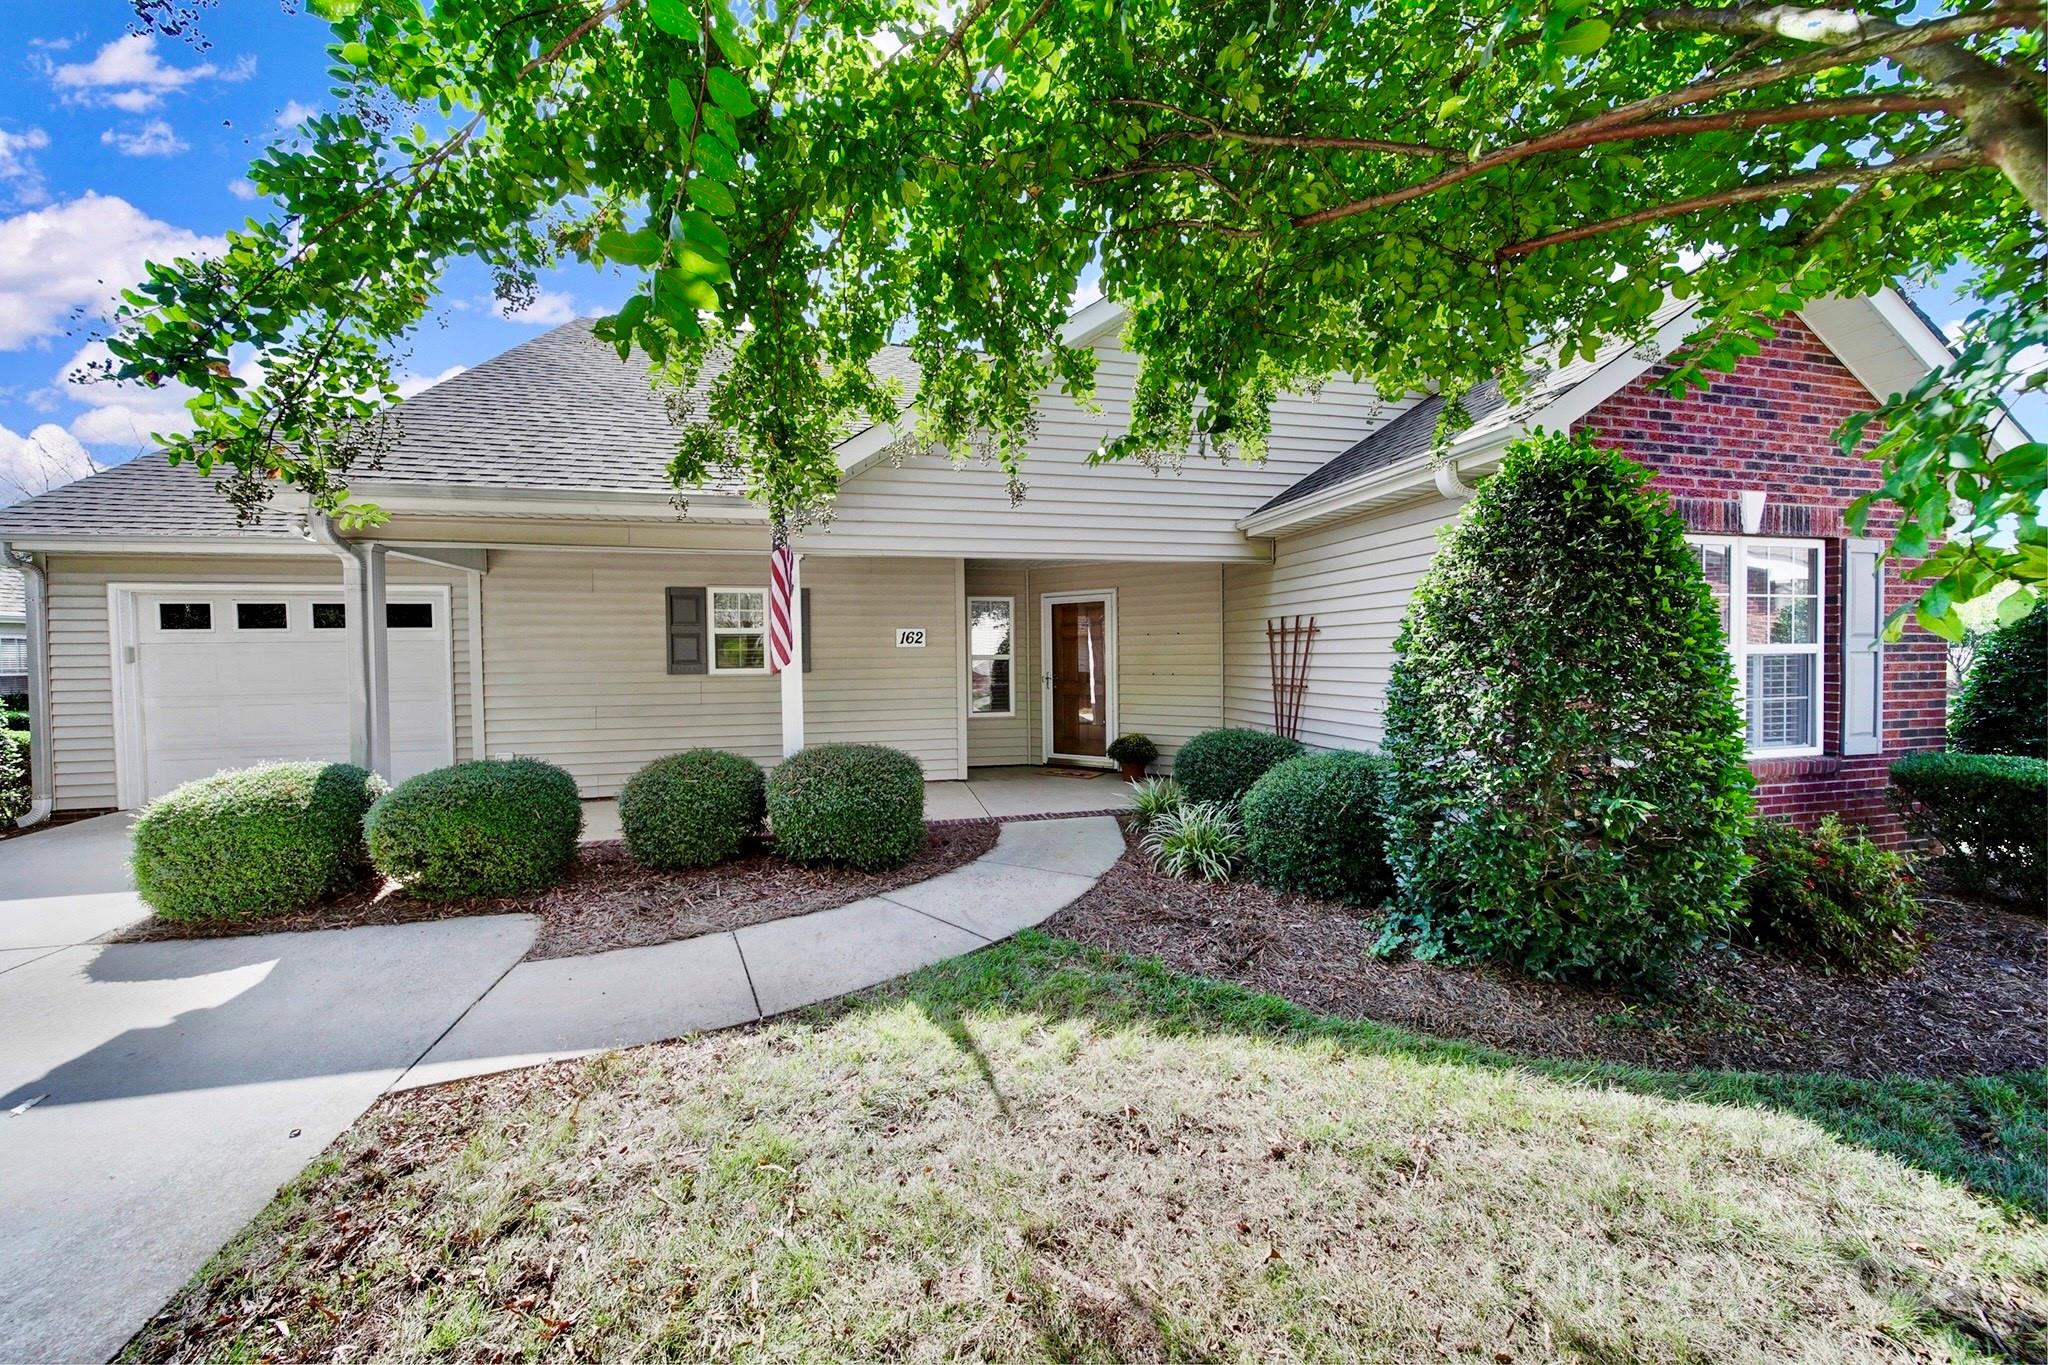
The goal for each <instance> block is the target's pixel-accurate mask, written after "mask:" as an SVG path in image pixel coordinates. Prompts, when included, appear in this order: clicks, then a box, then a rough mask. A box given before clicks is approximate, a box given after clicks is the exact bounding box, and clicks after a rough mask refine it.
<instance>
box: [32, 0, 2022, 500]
mask: <svg viewBox="0 0 2048 1365" xmlns="http://www.w3.org/2000/svg"><path fill="white" fill-rule="evenodd" d="M132 20H133V11H132V10H131V9H130V7H129V5H128V4H126V3H124V0H84V2H83V3H76V4H69V5H58V4H55V3H51V2H50V0H27V2H26V3H22V2H21V0H17V2H16V3H14V4H11V5H6V6H0V53H8V54H14V55H13V58H12V61H13V64H12V66H10V67H7V68H5V69H4V70H0V504H4V503H6V502H9V501H12V500H13V499H14V498H15V497H17V496H19V495H20V494H21V493H22V492H37V491H41V487H42V486H45V485H48V484H50V483H52V482H58V481H62V479H63V478H65V477H67V476H75V475H76V474H77V473H80V472H83V470H84V468H85V463H84V462H85V460H86V459H87V458H88V457H89V458H91V459H92V460H94V461H96V462H98V463H100V464H113V463H118V462H119V461H122V460H125V459H129V458H132V457H133V456H134V455H135V454H137V453H138V452H139V451H141V450H142V449H144V448H145V446H146V445H147V443H148V437H149V434H150V433H151V432H152V431H160V430H165V429H168V428H169V427H171V426H173V425H175V424H177V423H178V422H179V420H180V417H181V413H182V408H181V406H180V404H181V396H180V395H178V394H176V393H149V392H143V391H139V390H134V389H129V388H117V387H115V386H112V385H104V384H102V385H91V386H80V385H76V384H72V383H69V382H67V380H66V376H67V375H68V374H69V373H71V372H72V371H73V370H75V369H76V368H77V367H78V366H79V364H80V363H81V361H84V360H89V359H91V358H92V355H93V351H92V340H93V336H94V331H95V326H96V324H98V323H99V322H100V320H101V318H102V316H103V314H104V310H105V308H106V306H107V303H108V301H109V299H110V298H111V297H112V295H113V293H114V292H115V291H116V290H118V289H120V288H121V287H123V286H125V285H127V284H129V283H131V282H132V281H133V280H134V279H135V278H137V277H138V276H139V275H140V273H141V263H142V261H144V260H146V259H149V258H150V257H153V256H155V257H162V256H169V255H172V254H175V253H179V252H187V251H191V250H195V249H204V247H205V245H206V244H207V242H208V240H209V239H218V237H219V234H220V233H222V232H223V231H224V230H225V229H227V228H229V227H231V226H234V225H237V224H239V223H240V222H241V221H242V220H243V219H244V218H245V217H247V216H249V215H250V214H252V213H261V212H262V210H263V206H262V205H261V204H259V203H254V202H251V201H250V199H249V198H248V196H249V195H250V194H251V190H250V187H249V186H248V184H247V182H246V181H244V180H242V178H241V177H242V173H243V171H244V170H245V169H246V168H247V165H248V163H249V161H250V160H251V159H252V158H253V157H254V156H255V155H256V153H257V152H258V151H259V150H260V149H261V148H262V146H263V145H264V144H265V143H266V142H267V141H268V140H269V139H270V138H272V137H274V136H277V135H278V134H279V133H280V132H281V131H283V130H286V129H288V128H289V127H291V126H292V125H293V124H294V123H296V121H297V120H298V119H300V118H302V117H304V116H305V115H306V114H308V113H311V112H312V111H314V110H316V109H318V108H320V106H321V103H322V101H323V100H325V99H328V98H329V96H328V94H327V79H326V74H325V66H326V58H325V55H324V47H325V44H326V42H327V40H328V36H329V30H328V28H327V26H326V25H324V24H322V23H320V22H318V21H317V20H314V19H312V18H310V17H308V16H306V15H303V14H297V15H294V14H287V13H285V12H284V8H283V7H282V6H281V5H279V4H277V3H275V0H230V3H229V4H226V5H223V6H220V7H218V8H215V9H210V10H208V11H206V12H205V20H204V24H205V29H206V32H207V35H208V37H209V38H210V39H211V46H210V47H208V48H206V49H205V50H204V51H201V50H198V49H195V48H194V47H192V46H189V45H187V44H185V43H183V42H180V41H178V40H176V39H168V38H161V37H150V36H141V35H136V34H134V33H132V32H131V31H130V28H131V24H132ZM544 285H545V288H544V290H543V292H542V294H541V295H540V297H539V299H538V300H537V301H536V304H535V306H534V307H533V308H532V309H530V310H529V311H527V312H526V313H524V314H522V315H520V316H516V317H510V318H508V317H504V316H501V315H500V314H499V312H498V309H497V306H496V303H495V301H494V300H493V299H492V297H491V293H490V281H489V278H488V276H487V275H486V273H485V272H484V271H482V270H481V269H479V268H477V267H475V266H463V267H458V268H457V269H455V270H453V271H452V272H451V273H450V275H449V277H448V279H447V281H446V287H445V293H444V295H443V298H442V300H441V302H440V306H439V310H438V312H437V315H436V316H435V317H434V318H433V319H432V320H430V321H429V322H428V323H427V325H425V326H424V327H423V328H421V330H420V333H419V335H418V336H417V338H416V340H415V342H414V344H413V347H412V351H411V354H410V355H409V356H408V357H407V358H406V361H405V364H404V367H403V369H404V374H405V382H406V387H407V388H408V389H412V388H417V387H423V386H424V384H425V383H426V382H427V381H430V380H432V379H434V378H437V377H440V376H443V375H446V374H448V373H451V372H452V371H454V370H455V369H456V368H458V367H461V366H466V365H473V364H475V363H477V362H478V361H480V360H484V359H487V358H488V357H490V356H492V355H495V354H497V353H498V352H500V351H503V350H505V349H507V348H508V347H511V346H513V345H516V344H517V343H518V342H520V341H521V340H523V339H525V338H527V337H529V336H532V335H533V334H534V332H535V330H536V329H538V328H541V327H546V326H552V325H554V324H556V323H559V322H563V321H566V320H568V319H569V318H571V317H574V316H576V315H578V314H590V313H597V312H603V311H608V310H609V309H610V308H612V307H615V306H616V305H617V304H618V302H619V301H620V300H621V299H622V298H623V296H624V290H625V288H626V284H625V282H624V281H623V280H622V279H619V278H617V277H615V276H614V277H607V276H602V275H598V274H596V273H594V272H591V271H588V270H580V269H579V270H575V271H572V272H565V273H563V274H560V275H558V276H556V277H555V278H552V279H549V280H547V281H544ZM1919 298H1920V301H1921V303H1922V305H1923V306H1924V307H1925V308H1926V309H1927V311H1928V312H1929V314H1930V315H1931V316H1933V317H1934V318H1935V319H1936V321H1938V322H1941V323H1944V324H1945V323H1948V322H1951V321H1952V320H1954V319H1957V318H1960V317H1961V316H1963V315H1964V314H1965V313H1966V312H1968V311H1969V308H1970V304H1969V301H1968V300H1967V299H1966V298H1965V297H1963V296H1961V295H1959V293H1958V292H1957V291H1956V290H1955V289H1954V288H1949V289H1933V290H1926V291H1920V292H1919ZM2037 406H2042V407H2048V404H2042V405H2037ZM2025 415H2026V416H2027V417H2028V419H2029V420H2030V423H2031V424H2032V425H2034V426H2035V428H2036V429H2037V430H2040V429H2042V428H2043V427H2044V425H2048V424H2044V423H2043V422H2042V421H2041V417H2042V415H2043V414H2040V413H2033V412H2030V413H2027V414H2025Z"/></svg>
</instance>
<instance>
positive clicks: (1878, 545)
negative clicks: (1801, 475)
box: [1842, 539, 1884, 754]
mask: <svg viewBox="0 0 2048 1365" xmlns="http://www.w3.org/2000/svg"><path fill="white" fill-rule="evenodd" d="M1844 545H1845V549H1844V553H1843V556H1842V752H1843V753H1844V754H1875V753H1880V752H1882V751H1883V749H1884V560H1883V558H1882V556H1883V554H1884V542H1883V541H1881V540H1865V539H1852V540H1849V541H1846V542H1844Z"/></svg>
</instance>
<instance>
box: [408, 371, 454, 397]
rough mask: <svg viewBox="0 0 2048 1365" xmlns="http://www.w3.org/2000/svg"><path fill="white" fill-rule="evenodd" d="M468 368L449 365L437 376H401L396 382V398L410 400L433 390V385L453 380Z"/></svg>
mask: <svg viewBox="0 0 2048 1365" xmlns="http://www.w3.org/2000/svg"><path fill="white" fill-rule="evenodd" d="M468 368H469V366H467V365H450V366H449V367H448V368H447V369H445V370H443V371H441V373H439V374H408V375H401V376H399V380H398V396H399V397H400V398H410V397H412V396H413V395H414V394H416V393H425V392H426V391H427V390H428V389H431V388H433V387H434V385H436V384H439V383H442V382H443V381H445V380H449V379H453V378H454V377H455V376H456V375H458V374H461V373H462V372H463V371H464V370H466V369H468Z"/></svg>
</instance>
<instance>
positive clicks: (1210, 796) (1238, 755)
mask: <svg viewBox="0 0 2048 1365" xmlns="http://www.w3.org/2000/svg"><path fill="white" fill-rule="evenodd" d="M1300 752H1301V741H1300V740H1295V739H1289V738H1287V737H1286V736H1285V735H1276V734H1273V733H1272V732H1270V731H1267V730H1204V731H1202V732H1201V733H1200V734H1198V735H1196V736H1195V737H1194V738H1193V739H1190V740H1189V741H1188V742H1187V743H1185V744H1183V745H1181V746H1180V752H1178V753H1176V754H1175V755H1174V756H1173V780H1174V781H1176V782H1178V783H1180V786H1181V790H1182V791H1184V792H1186V793H1187V796H1188V800H1190V801H1210V802H1214V803H1216V804H1218V805H1224V806H1233V807H1234V806H1236V805H1237V803H1238V802H1239V801H1240V800H1242V799H1243V797H1244V794H1245V793H1246V792H1248V791H1250V790H1251V788H1252V783H1254V782H1256V781H1258V780H1259V779H1260V778H1261V777H1264V776H1265V775H1266V771H1267V770H1268V769H1269V768H1272V767H1273V766H1274V765H1275V764H1278V763H1285V762H1286V761H1287V760H1288V759H1290V758H1293V757H1294V756H1295V755H1297V754H1299V753H1300Z"/></svg>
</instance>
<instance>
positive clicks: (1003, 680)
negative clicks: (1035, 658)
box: [967, 597, 1017, 716]
mask: <svg viewBox="0 0 2048 1365" xmlns="http://www.w3.org/2000/svg"><path fill="white" fill-rule="evenodd" d="M1016 624H1017V600H1016V599H1015V598H1014V597H970V598H968V599H967V714H968V715H970V716H1014V715H1016V714H1017V695H1016V689H1015V688H1014V687H1012V686H1011V681H1012V671H1013V670H1012V660H1013V657H1014V656H1013V654H1012V650H1013V648H1014V646H1013V642H1014V641H1015V639H1016V636H1017V632H1016Z"/></svg>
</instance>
